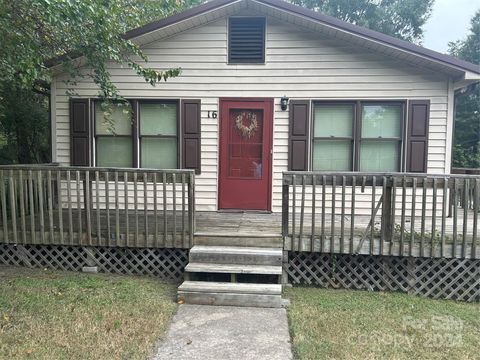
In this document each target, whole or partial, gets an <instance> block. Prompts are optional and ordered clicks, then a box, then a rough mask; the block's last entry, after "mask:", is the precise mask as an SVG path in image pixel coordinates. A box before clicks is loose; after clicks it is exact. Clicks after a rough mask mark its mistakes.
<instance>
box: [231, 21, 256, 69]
mask: <svg viewBox="0 0 480 360" xmlns="http://www.w3.org/2000/svg"><path fill="white" fill-rule="evenodd" d="M264 62H265V18H263V17H231V18H230V20H229V22H228V63H229V64H263V63H264Z"/></svg>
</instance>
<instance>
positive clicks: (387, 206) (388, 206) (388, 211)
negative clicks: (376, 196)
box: [381, 183, 394, 241]
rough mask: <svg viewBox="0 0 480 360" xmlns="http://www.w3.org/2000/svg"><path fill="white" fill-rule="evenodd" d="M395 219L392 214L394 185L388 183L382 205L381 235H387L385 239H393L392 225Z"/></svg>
mask: <svg viewBox="0 0 480 360" xmlns="http://www.w3.org/2000/svg"><path fill="white" fill-rule="evenodd" d="M393 223H394V219H393V216H392V185H391V184H390V183H388V184H387V185H386V186H385V194H384V195H383V206H382V227H383V229H384V230H383V231H382V232H381V233H382V235H381V236H385V238H384V240H385V241H392V227H393Z"/></svg>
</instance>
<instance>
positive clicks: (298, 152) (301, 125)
mask: <svg viewBox="0 0 480 360" xmlns="http://www.w3.org/2000/svg"><path fill="white" fill-rule="evenodd" d="M289 108H290V125H289V133H288V170H291V171H306V170H307V158H308V156H307V155H308V154H307V149H308V118H309V114H310V102H309V101H308V100H292V101H290V105H289Z"/></svg>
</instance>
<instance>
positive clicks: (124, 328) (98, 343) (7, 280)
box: [0, 266, 176, 360]
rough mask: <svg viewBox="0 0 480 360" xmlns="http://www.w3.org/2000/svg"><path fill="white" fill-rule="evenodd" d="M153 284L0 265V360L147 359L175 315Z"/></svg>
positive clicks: (166, 288) (170, 290)
mask: <svg viewBox="0 0 480 360" xmlns="http://www.w3.org/2000/svg"><path fill="white" fill-rule="evenodd" d="M174 290H175V289H174V287H173V285H169V284H164V283H161V282H160V281H158V280H155V279H148V278H141V277H127V276H114V275H100V274H98V275H97V274H95V275H93V274H83V273H73V272H59V271H46V270H34V269H26V268H18V267H6V266H0V359H102V360H106V359H145V358H146V357H147V356H149V355H150V354H151V353H152V351H153V350H154V346H155V344H156V342H157V341H158V339H159V337H161V336H162V335H163V334H164V332H165V330H166V329H167V327H168V325H169V323H170V319H171V317H172V315H173V313H174V311H175V309H176V305H175V303H174V302H173V298H174V293H175V291H174Z"/></svg>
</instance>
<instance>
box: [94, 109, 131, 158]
mask: <svg viewBox="0 0 480 360" xmlns="http://www.w3.org/2000/svg"><path fill="white" fill-rule="evenodd" d="M111 121H112V123H111V124H110V123H107V122H106V121H105V118H104V112H103V111H102V109H101V106H100V103H95V138H96V154H97V166H107V167H108V166H111V167H132V166H133V138H132V120H131V110H130V109H129V108H128V107H126V106H121V105H114V106H113V110H112V114H111Z"/></svg>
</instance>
